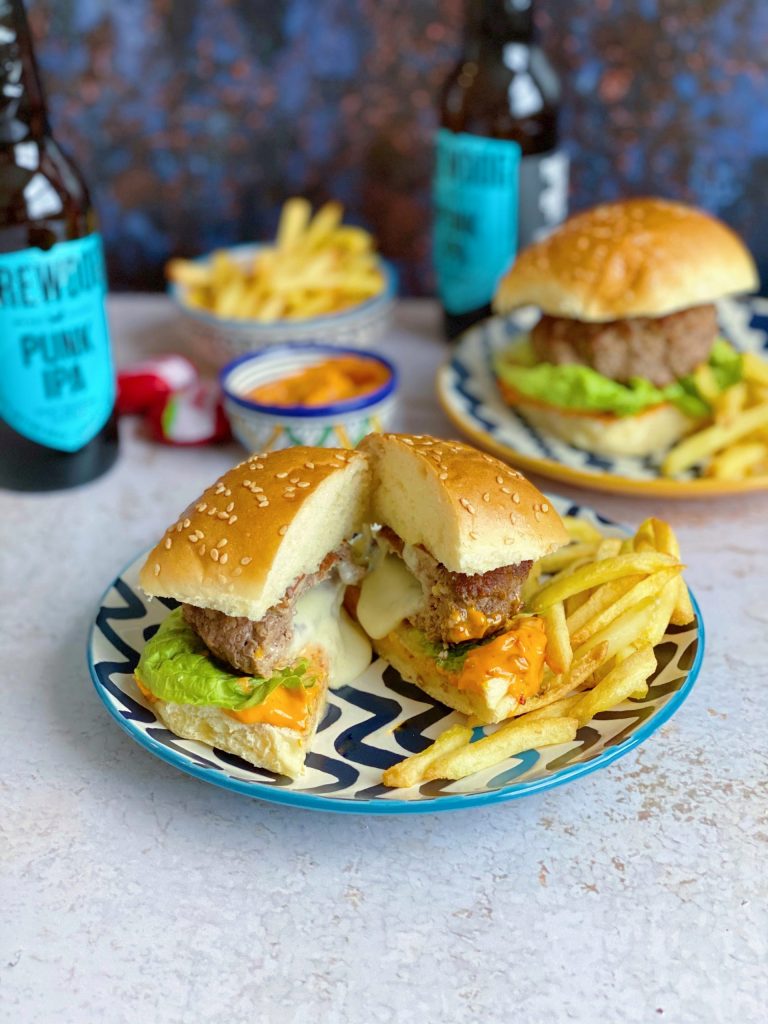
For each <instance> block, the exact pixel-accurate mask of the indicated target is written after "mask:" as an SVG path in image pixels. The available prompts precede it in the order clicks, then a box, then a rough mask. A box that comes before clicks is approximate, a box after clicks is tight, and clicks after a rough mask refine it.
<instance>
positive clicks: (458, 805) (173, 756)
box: [86, 495, 706, 814]
mask: <svg viewBox="0 0 768 1024" xmlns="http://www.w3.org/2000/svg"><path fill="white" fill-rule="evenodd" d="M552 496H553V497H555V495H552ZM558 497H559V496H558ZM566 500H568V499H566ZM580 507H582V508H584V507H589V506H580ZM592 511H595V510H594V509H592ZM611 525H614V526H618V527H621V525H622V524H620V523H613V522H612V523H611ZM139 557H141V556H140V555H139V556H136V557H135V558H132V559H131V561H130V562H128V563H127V564H126V565H125V566H124V567H123V569H122V570H121V571H120V573H119V574H118V575H117V576H116V577H115V578H114V579H113V580H112V582H111V583H110V584H109V586H108V587H107V588H106V589H105V590H104V592H103V593H102V595H101V598H100V599H99V605H98V607H99V608H102V607H103V606H104V600H105V598H106V596H107V594H109V592H110V590H112V588H113V587H114V585H115V583H116V582H117V581H118V580H119V579H122V577H123V573H124V572H125V571H126V570H127V569H128V568H129V567H130V566H131V565H133V564H134V562H136V561H137V558H139ZM687 589H688V593H689V595H690V598H691V603H692V605H693V610H694V612H695V614H696V626H697V645H696V655H695V657H694V659H693V663H692V665H691V667H690V669H689V670H688V674H687V676H686V679H685V682H684V683H683V685H682V686H681V687H680V689H679V690H676V691H675V693H674V694H673V695H672V696H671V697H670V699H669V700H668V701H667V703H666V704H665V705H664V707H663V708H661V710H660V711H659V712H658V713H657V714H655V715H652V716H651V717H650V718H649V719H647V721H646V722H644V723H643V724H642V725H641V726H640V727H639V728H638V729H637V731H636V732H633V733H632V735H631V736H628V737H627V738H626V739H625V740H622V742H621V743H617V744H616V745H615V746H612V747H609V748H607V749H606V750H604V751H603V752H602V753H601V754H598V755H597V757H594V758H592V759H590V760H589V761H582V762H579V763H577V764H574V765H569V766H568V767H566V768H562V769H560V770H559V771H558V772H557V773H556V774H554V775H548V776H545V777H544V778H541V779H533V780H531V781H529V782H517V783H515V782H513V783H510V784H509V785H508V786H506V787H502V788H501V789H498V790H494V791H492V792H486V793H467V794H460V793H456V794H448V795H446V796H436V797H422V798H417V799H415V800H395V799H393V800H388V799H387V800H370V799H367V800H351V799H348V800H342V799H339V798H337V797H327V796H322V795H318V794H313V793H302V792H297V791H295V790H289V789H283V788H281V787H279V786H270V785H266V784H265V783H261V782H244V781H242V780H240V779H234V778H232V777H231V776H229V775H226V774H224V775H222V774H221V773H220V772H219V771H218V770H216V771H214V770H213V769H210V768H202V767H199V766H198V765H196V764H194V762H193V761H192V759H191V758H186V757H184V756H182V755H181V754H178V753H176V751H175V750H172V749H171V748H169V747H166V746H165V745H164V744H162V743H158V742H157V741H156V740H153V739H152V738H151V737H150V736H147V735H146V733H144V732H142V731H141V730H139V729H133V728H132V727H131V724H130V722H129V721H128V720H127V719H125V718H123V717H122V715H121V714H120V713H119V712H118V711H117V709H116V708H115V707H114V706H113V704H112V702H111V701H110V700H109V698H108V697H107V695H106V693H105V691H104V687H103V686H102V684H101V681H100V680H99V678H98V676H97V675H96V672H95V668H94V662H93V658H92V657H91V651H92V649H93V641H94V634H95V630H96V620H97V616H94V618H93V622H92V623H91V626H90V628H89V630H88V641H87V645H86V661H87V664H88V672H89V674H90V677H91V681H92V683H93V685H94V688H95V690H96V693H97V695H98V697H99V700H100V701H101V702H102V704H103V705H104V707H105V708H106V709H107V711H108V713H109V715H110V716H111V717H112V718H113V719H114V720H115V721H116V722H117V724H118V725H119V726H120V728H121V729H122V730H123V731H124V732H126V733H127V734H128V735H129V736H130V737H131V739H132V740H134V742H135V743H137V744H138V745H139V746H141V747H144V749H145V750H148V751H149V752H150V753H151V754H154V755H155V756H156V757H158V758H159V759H160V760H161V761H165V762H166V764H169V765H171V766H172V767H173V768H177V769H179V770H180V771H182V772H184V773H185V774H186V775H192V776H193V777H194V778H197V779H200V780H201V781H203V782H209V783H211V784H212V785H214V786H218V787H219V788H220V789H227V790H230V791H232V792H235V793H239V794H241V795H242V796H248V797H251V798H252V799H257V800H264V801H266V802H267V803H274V804H283V805H286V806H292V807H299V808H302V809H303V810H311V811H318V812H322V811H326V812H329V813H336V814H439V813H442V812H444V811H460V810H465V809H467V808H470V807H481V806H483V805H486V804H501V803H507V802H508V801H510V800H517V799H520V798H521V797H524V796H530V795H532V794H534V793H540V792H543V791H545V790H548V789H557V788H558V787H559V786H562V785H565V783H567V782H571V781H573V780H574V779H578V778H582V777H583V776H585V775H591V774H592V772H595V771H598V770H599V769H600V768H605V767H607V766H608V765H610V764H612V763H613V762H614V761H616V760H618V758H620V757H623V756H624V755H625V754H628V753H630V751H632V750H634V749H635V747H637V746H639V745H640V744H641V743H643V742H645V740H647V739H649V738H650V737H651V736H652V735H653V734H654V733H655V732H656V731H657V730H658V729H660V728H661V726H662V725H664V724H665V723H666V722H668V721H669V719H670V718H671V717H672V715H674V714H675V712H676V711H677V710H678V709H679V708H680V707H681V706H682V704H683V703H684V702H685V701H686V699H687V698H688V696H689V694H690V692H691V690H692V689H693V687H694V684H695V683H696V680H697V679H698V677H699V673H700V670H701V665H702V662H703V660H704V650H705V644H706V631H705V627H704V619H703V617H702V614H701V608H700V606H699V603H698V601H697V600H696V597H695V596H694V594H693V592H692V591H691V589H690V587H688V588H687Z"/></svg>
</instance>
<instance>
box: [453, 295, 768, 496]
mask: <svg viewBox="0 0 768 1024" xmlns="http://www.w3.org/2000/svg"><path fill="white" fill-rule="evenodd" d="M718 314H719V318H720V324H721V327H722V330H723V334H724V335H725V337H726V338H728V340H729V341H730V342H731V343H732V344H733V345H734V347H735V348H738V349H740V350H741V351H744V352H747V351H750V352H758V353H760V354H761V355H762V356H763V357H764V358H767V359H768V299H753V300H751V301H749V302H736V301H733V300H731V301H727V300H726V301H723V302H722V303H719V305H718ZM535 320H536V316H535V314H534V313H533V312H532V311H530V310H528V311H527V312H523V313H521V314H519V315H518V316H516V317H514V318H505V319H502V318H501V317H491V318H490V319H489V320H485V321H483V322H482V323H481V324H478V325H477V326H476V327H473V328H471V329H470V330H469V331H467V332H466V333H465V334H463V335H462V336H461V339H460V340H459V342H458V344H457V345H456V348H455V350H454V353H453V357H452V359H451V360H450V362H448V363H446V364H445V366H443V367H442V368H441V369H440V371H439V373H438V376H437V395H438V398H439V399H440V403H441V405H442V406H443V408H444V409H445V412H446V414H447V415H448V416H449V417H450V419H451V420H452V421H453V423H455V424H456V426H457V427H458V428H459V430H461V432H462V433H464V434H466V435H467V436H468V437H469V438H471V440H472V441H473V443H474V444H476V445H477V446H478V447H480V448H486V449H488V450H489V451H492V452H494V454H496V455H498V456H499V457H500V458H502V459H505V460H506V461H507V462H511V463H512V464H513V465H515V466H519V467H520V468H521V469H523V470H527V471H529V472H534V473H541V474H542V475H543V476H548V477H550V478H551V479H553V480H563V481H565V482H566V483H572V484H578V485H579V486H581V487H591V488H595V489H597V490H601V491H613V492H615V493H618V494H640V495H647V496H649V497H650V496H652V495H653V496H663V497H667V498H705V497H711V496H712V495H721V494H732V493H735V492H739V491H755V490H765V489H766V487H768V484H767V483H766V478H765V477H764V476H763V477H753V478H751V479H749V478H748V479H746V480H715V479H713V478H711V477H706V476H702V475H701V474H700V473H699V471H698V470H691V471H690V472H689V473H687V474H686V475H685V477H684V478H681V479H674V480H670V479H668V478H667V477H663V476H661V475H660V470H659V465H660V462H661V460H660V459H659V458H655V457H654V458H644V459H640V458H634V457H625V458H612V457H609V456H604V455H594V454H592V453H591V452H584V451H580V450H579V449H578V448H573V447H572V446H571V445H569V444H566V443H565V442H564V441H559V440H558V439H557V438H555V437H551V436H549V435H546V434H544V433H542V432H541V431H540V430H537V429H536V428H535V427H534V426H533V424H531V423H529V422H528V420H527V419H526V418H525V417H524V416H522V415H521V414H520V413H518V412H515V411H513V410H512V409H510V408H509V406H508V405H506V403H505V402H504V400H503V399H502V397H501V394H500V393H499V389H498V387H497V386H496V377H495V374H494V372H493V365H492V361H493V356H494V355H495V353H496V352H498V351H500V350H502V349H504V348H506V347H507V346H508V345H509V344H510V342H511V341H512V339H513V338H514V337H515V336H516V335H519V334H520V332H521V331H525V330H528V329H529V328H530V327H531V326H532V325H533V323H534V322H535Z"/></svg>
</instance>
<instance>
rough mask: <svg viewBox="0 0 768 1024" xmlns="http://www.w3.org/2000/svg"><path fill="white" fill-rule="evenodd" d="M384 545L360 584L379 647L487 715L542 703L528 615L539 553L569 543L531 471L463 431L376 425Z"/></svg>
mask: <svg viewBox="0 0 768 1024" xmlns="http://www.w3.org/2000/svg"><path fill="white" fill-rule="evenodd" d="M360 450H361V451H362V452H364V453H365V454H366V455H367V456H368V459H369V462H370V465H371V471H372V474H373V487H372V491H371V502H370V517H371V520H372V521H373V523H374V524H375V525H374V527H373V529H372V536H373V538H374V539H373V549H372V552H371V557H370V564H369V571H368V574H367V575H366V577H365V579H364V580H363V582H362V585H361V587H360V589H359V593H355V595H354V596H356V598H357V599H356V601H355V600H354V596H353V595H352V594H350V601H349V604H350V606H351V607H353V608H354V610H355V614H356V617H357V620H358V622H359V623H360V625H361V626H362V627H363V629H364V630H365V632H366V633H367V634H368V636H369V637H370V638H371V641H372V643H373V646H374V649H375V650H376V651H377V653H378V654H380V655H381V656H382V657H383V658H385V659H386V660H387V661H388V662H390V664H392V665H393V666H394V667H395V668H396V669H397V670H398V672H400V674H401V675H402V676H403V678H405V679H407V680H409V681H410V682H412V683H415V684H416V685H417V686H419V687H421V689H423V690H425V691H426V692H427V693H428V694H429V695H430V696H431V697H434V698H435V699H437V700H439V701H442V702H443V703H444V704H447V705H448V706H449V707H451V708H455V709H456V710H458V711H463V712H464V713H466V714H468V715H471V716H473V718H474V719H475V720H476V721H478V722H482V723H491V722H499V721H502V720H503V719H505V718H508V717H510V715H512V714H514V712H515V709H516V708H517V707H518V705H521V704H525V703H526V702H529V701H535V699H536V698H537V697H538V696H539V695H540V691H541V687H542V681H543V667H544V654H545V648H546V635H545V632H544V626H543V622H542V620H541V619H539V618H536V617H533V616H523V615H520V614H519V613H520V608H521V603H522V602H521V597H520V592H521V587H522V585H523V583H524V581H525V579H526V577H527V575H528V573H529V571H530V569H531V565H532V564H533V561H534V560H535V559H537V558H540V557H541V556H542V555H546V554H548V553H550V552H552V551H554V550H556V549H557V548H559V547H561V546H562V545H563V544H565V543H567V541H568V536H567V533H566V531H565V527H564V526H563V524H562V522H561V520H560V517H559V516H558V514H557V512H556V511H555V509H554V508H553V507H552V505H551V504H550V503H549V502H548V501H547V500H546V499H545V498H544V496H543V495H542V494H540V493H539V491H538V490H536V488H535V487H534V486H533V485H532V484H531V483H529V482H528V481H527V480H526V479H525V478H524V477H523V476H521V474H520V473H517V472H515V471H514V470H512V469H510V468H509V466H507V465H505V464H504V463H502V462H499V461H498V460H497V459H494V458H491V456H490V455H485V454H482V453H480V452H478V451H476V450H475V449H474V448H470V447H469V446H468V445H465V444H460V443H458V442H454V441H438V440H436V439H435V438H431V437H409V436H404V435H397V434H379V435H377V434H370V435H369V436H368V437H366V438H364V439H363V441H362V442H361V444H360Z"/></svg>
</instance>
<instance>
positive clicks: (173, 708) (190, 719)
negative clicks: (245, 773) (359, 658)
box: [152, 683, 326, 779]
mask: <svg viewBox="0 0 768 1024" xmlns="http://www.w3.org/2000/svg"><path fill="white" fill-rule="evenodd" d="M316 685H318V686H319V685H321V684H320V683H317V684H316ZM325 693H326V687H325V685H323V692H322V694H320V695H319V696H318V699H317V700H316V701H315V702H314V706H313V710H312V715H311V718H310V720H309V721H308V723H307V726H306V728H305V729H304V730H303V731H302V732H299V731H297V730H296V729H285V728H283V727H281V726H277V725H268V724H266V723H262V722H258V723H256V724H253V725H247V724H246V723H245V722H238V720H237V719H236V718H232V717H231V716H230V715H227V714H226V713H225V712H224V711H222V710H221V708H213V707H199V706H198V705H195V704H173V703H170V702H169V701H165V700H160V699H156V700H155V701H153V703H152V710H153V711H154V712H155V714H156V715H157V717H158V718H159V719H160V721H161V722H163V723H164V724H165V725H166V726H167V727H168V728H169V729H170V730H171V732H172V733H175V734H176V736H180V737H181V738H182V739H186V740H198V741H199V742H200V743H205V744H207V745H208V746H210V747H218V748H219V750H225V751H226V752H227V753H229V754H236V755H237V756H238V757H241V758H242V759H243V760H244V761H247V762H248V763H249V764H252V765H253V766H254V767H255V768H265V769H267V771H270V772H275V773H276V774H277V775H287V776H289V777H290V778H292V779H296V778H298V777H299V776H300V775H303V774H304V760H305V758H306V756H307V753H308V751H309V748H310V744H311V742H312V738H313V736H314V735H315V730H316V728H317V725H318V722H319V721H320V717H321V715H322V713H323V711H324V709H325Z"/></svg>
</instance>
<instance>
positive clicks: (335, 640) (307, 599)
mask: <svg viewBox="0 0 768 1024" xmlns="http://www.w3.org/2000/svg"><path fill="white" fill-rule="evenodd" d="M343 594H344V587H343V585H341V584H338V583H333V582H331V581H327V582H325V583H320V584H318V585H317V586H316V587H312V589H311V590H308V591H307V592H306V594H302V596H301V597H300V598H299V599H298V601H297V602H296V610H295V614H294V620H293V623H294V636H293V644H292V646H291V653H292V654H293V655H294V656H298V655H299V654H300V653H301V651H302V650H303V649H305V648H307V647H311V646H315V645H316V646H318V647H321V648H322V649H323V651H324V652H325V654H326V657H327V660H328V665H329V671H328V677H329V680H328V682H329V686H331V687H337V686H344V685H345V684H346V683H351V682H352V680H353V679H355V678H356V677H357V676H359V675H360V673H361V672H364V671H365V669H366V668H367V667H368V665H369V664H370V661H371V645H370V643H369V642H368V639H367V637H365V636H364V635H363V633H362V631H361V630H360V629H359V628H358V627H357V626H356V625H355V624H354V623H353V622H352V621H351V620H350V618H349V616H348V615H347V613H346V612H345V611H344V610H343V609H342V608H341V599H342V597H343Z"/></svg>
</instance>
